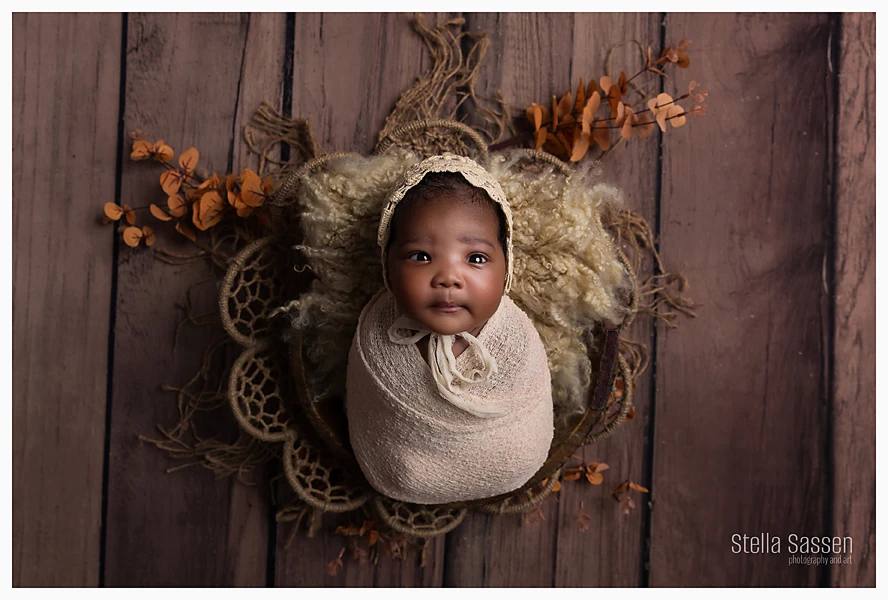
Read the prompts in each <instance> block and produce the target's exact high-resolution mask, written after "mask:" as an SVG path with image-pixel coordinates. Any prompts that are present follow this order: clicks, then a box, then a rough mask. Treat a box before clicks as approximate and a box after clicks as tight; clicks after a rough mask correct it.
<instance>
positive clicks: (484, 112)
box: [377, 14, 511, 143]
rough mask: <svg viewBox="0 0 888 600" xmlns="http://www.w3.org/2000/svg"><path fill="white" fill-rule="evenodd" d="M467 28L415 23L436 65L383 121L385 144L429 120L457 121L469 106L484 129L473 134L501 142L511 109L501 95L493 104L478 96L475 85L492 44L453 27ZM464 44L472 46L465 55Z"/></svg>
mask: <svg viewBox="0 0 888 600" xmlns="http://www.w3.org/2000/svg"><path fill="white" fill-rule="evenodd" d="M464 23H465V19H463V18H455V19H450V20H447V21H444V22H443V23H439V24H438V25H436V26H435V27H434V28H429V27H427V26H426V24H425V21H424V20H423V16H422V15H421V14H418V15H416V16H415V17H414V19H413V22H412V25H413V28H414V29H415V30H416V32H417V33H419V35H420V36H421V37H422V40H423V43H424V44H425V47H426V49H427V50H428V52H429V55H430V57H431V59H432V66H431V67H430V68H429V70H428V71H426V72H425V73H423V74H422V75H421V76H420V77H419V79H417V81H416V83H414V84H413V86H411V87H410V88H409V89H408V90H407V91H405V92H404V93H403V94H401V97H400V98H399V99H398V102H397V103H396V104H395V108H394V109H393V110H392V112H391V113H390V114H389V116H388V117H387V118H386V120H385V124H384V125H383V128H382V130H381V131H380V132H379V137H378V138H377V140H378V141H382V140H383V139H385V138H386V137H388V135H389V134H390V133H391V132H392V131H393V130H395V129H396V128H398V127H400V126H402V125H405V124H406V123H410V122H412V121H420V120H425V119H448V120H453V121H457V120H459V119H458V118H457V114H458V112H459V109H460V107H462V105H463V104H464V103H465V102H466V101H471V102H472V103H473V105H474V110H473V116H475V117H477V118H480V120H481V121H482V123H478V124H474V125H473V128H474V129H475V130H477V131H480V132H481V133H483V134H484V135H485V136H487V138H488V141H489V143H494V142H496V141H498V140H499V139H500V138H501V137H502V136H503V132H504V130H505V129H506V127H510V126H511V120H510V119H509V118H508V109H507V107H506V103H505V100H504V99H503V96H502V94H501V93H498V94H497V99H496V101H495V102H492V101H491V100H490V99H487V98H481V97H479V96H478V95H476V94H475V84H476V83H477V80H478V74H479V71H480V68H481V65H482V64H483V62H484V57H485V55H486V54H487V49H488V48H489V47H490V39H489V38H488V37H487V33H486V32H485V33H474V32H470V31H461V32H459V33H457V34H454V33H453V32H452V31H451V28H452V27H460V26H462V25H463V24H464ZM463 40H468V50H467V51H466V53H465V54H463V48H462V43H463Z"/></svg>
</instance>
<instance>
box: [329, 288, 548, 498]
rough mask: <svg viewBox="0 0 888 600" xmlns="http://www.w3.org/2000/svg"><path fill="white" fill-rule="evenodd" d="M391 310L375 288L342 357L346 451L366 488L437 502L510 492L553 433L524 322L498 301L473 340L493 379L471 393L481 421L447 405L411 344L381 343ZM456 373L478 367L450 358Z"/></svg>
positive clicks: (538, 348) (465, 356)
mask: <svg viewBox="0 0 888 600" xmlns="http://www.w3.org/2000/svg"><path fill="white" fill-rule="evenodd" d="M399 315H400V313H399V311H398V308H397V304H396V302H395V299H394V297H393V296H392V294H391V292H389V291H387V290H382V291H380V293H379V294H377V295H376V296H375V297H374V298H373V300H371V301H370V303H368V304H367V306H366V307H365V308H364V310H363V311H362V313H361V317H360V320H359V323H358V331H357V334H356V335H355V338H354V342H353V344H352V348H351V352H350V354H349V363H348V380H347V384H346V389H347V393H346V410H347V414H348V423H349V438H350V439H351V443H352V449H353V450H354V453H355V456H356V458H357V459H358V463H359V464H360V466H361V470H362V471H363V472H364V475H365V476H366V477H367V480H368V482H369V483H370V485H372V486H373V488H374V489H376V490H377V491H379V492H380V493H382V494H385V495H386V496H388V497H390V498H394V499H396V500H401V501H406V502H413V503H417V504H445V503H450V502H460V501H465V500H477V499H481V498H491V497H494V496H498V495H500V494H505V493H507V492H511V491H513V490H516V489H518V488H520V487H521V486H522V485H523V484H525V483H526V482H527V481H528V480H529V479H530V478H531V477H532V476H533V475H534V474H535V473H536V472H537V471H538V470H539V468H540V467H541V466H542V465H543V463H544V462H546V458H547V456H548V454H549V447H550V444H551V442H552V435H553V415H552V389H551V384H550V375H549V368H548V365H547V359H546V351H545V349H544V348H543V344H542V341H541V340H540V337H539V335H538V334H537V332H536V329H535V328H534V326H533V323H532V322H531V320H530V319H529V318H528V317H527V315H525V314H524V312H522V311H521V309H520V308H518V307H517V306H516V305H515V303H514V302H512V300H510V299H509V297H508V296H503V299H502V301H501V303H500V307H499V309H498V310H497V312H496V313H495V314H494V315H493V316H492V317H491V318H490V320H489V321H488V322H487V324H486V325H485V326H484V328H483V329H482V330H481V333H480V334H479V335H478V340H479V341H480V342H481V343H483V344H484V346H485V347H486V348H487V349H488V350H489V352H490V354H491V355H492V356H493V358H494V359H495V361H496V364H497V369H496V373H495V374H494V375H493V376H492V377H490V378H489V379H488V380H484V381H480V382H479V383H477V384H475V385H474V386H472V388H471V390H472V395H473V397H474V398H476V399H477V401H478V402H480V403H481V404H482V405H483V407H485V408H491V409H497V410H499V411H501V414H500V416H496V417H492V418H487V417H483V416H478V415H476V414H472V413H471V412H468V411H466V410H463V409H461V408H460V407H458V406H455V405H454V404H452V403H451V402H449V401H448V400H447V399H445V398H444V397H442V395H441V394H440V393H439V392H438V390H437V389H436V383H435V380H434V379H433V377H432V372H431V370H430V368H429V365H428V364H426V362H425V361H424V360H423V358H422V356H421V355H420V352H419V349H418V348H417V347H416V345H415V344H408V345H400V344H394V343H392V342H391V341H390V339H389V336H388V330H389V327H390V326H391V325H392V323H394V322H395V321H396V319H397V318H398V317H399ZM456 366H457V367H458V368H459V369H460V371H462V372H471V371H473V370H477V369H479V368H480V367H481V361H480V359H479V357H478V356H477V355H476V354H474V353H472V352H469V351H465V352H463V353H462V354H460V355H459V356H458V357H457V359H456Z"/></svg>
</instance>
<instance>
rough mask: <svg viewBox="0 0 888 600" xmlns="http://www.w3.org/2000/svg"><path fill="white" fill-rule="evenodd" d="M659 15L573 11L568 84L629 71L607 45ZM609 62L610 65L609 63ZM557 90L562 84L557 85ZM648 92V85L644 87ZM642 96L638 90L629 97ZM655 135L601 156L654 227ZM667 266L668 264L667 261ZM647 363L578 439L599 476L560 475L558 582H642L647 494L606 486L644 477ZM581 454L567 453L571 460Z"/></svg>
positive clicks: (635, 64) (628, 61)
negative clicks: (629, 406) (626, 505)
mask: <svg viewBox="0 0 888 600" xmlns="http://www.w3.org/2000/svg"><path fill="white" fill-rule="evenodd" d="M659 27H660V16H659V15H656V14H641V13H640V14H577V15H575V17H574V28H573V50H572V52H571V57H572V62H571V82H572V83H573V89H572V92H573V93H574V94H576V85H577V82H578V80H579V78H580V77H582V78H583V82H584V84H585V83H588V81H589V79H590V78H593V79H596V80H598V79H600V78H601V76H602V75H610V76H611V78H612V79H613V80H614V81H616V80H617V79H618V78H619V75H620V71H621V70H622V71H625V72H626V76H627V77H632V76H633V75H634V74H635V73H636V72H638V70H639V69H641V68H642V67H643V66H644V57H643V55H642V54H641V52H640V50H639V48H638V47H637V46H636V45H634V44H632V43H627V44H625V45H621V46H619V47H617V48H615V49H614V50H613V53H612V56H611V58H610V65H608V64H607V62H608V60H607V57H608V53H609V51H610V50H611V48H612V47H614V46H617V45H618V44H621V43H622V42H624V40H638V41H639V42H640V43H641V44H642V45H643V47H646V44H651V45H652V46H657V45H658V44H659V39H660V32H659ZM608 67H610V68H609V69H608ZM635 81H636V82H639V84H640V85H644V86H646V87H649V88H651V91H652V92H653V94H654V95H656V93H657V90H658V89H659V88H658V86H659V81H657V80H656V79H646V78H644V77H639V78H638V79H636V80H635ZM560 93H563V91H560ZM649 93H650V92H649ZM629 100H630V101H632V102H633V103H636V104H640V98H639V97H637V96H635V97H633V98H630V99H629ZM658 150H659V149H658V143H657V139H656V137H655V136H651V137H649V138H647V139H646V140H639V139H638V138H635V139H633V140H630V141H629V142H623V143H621V144H620V145H619V146H618V147H616V148H615V149H614V150H613V151H612V152H611V153H610V154H608V155H607V157H606V158H605V159H604V161H602V170H603V174H602V175H603V178H604V180H605V181H606V182H608V183H612V184H614V185H616V186H618V187H619V188H620V189H621V190H622V191H623V192H624V194H625V196H626V206H627V207H628V208H631V209H632V210H634V211H635V212H638V213H640V214H641V215H643V216H644V217H645V218H646V219H647V220H648V222H649V223H650V224H651V227H652V228H653V227H654V226H655V225H656V214H657V179H658V174H659V162H658V159H657V155H658ZM642 266H643V270H642V271H641V272H640V273H638V274H637V275H638V279H639V283H641V282H643V281H644V279H645V278H646V277H647V276H648V275H650V274H651V272H652V271H651V269H652V261H645V262H644V263H643V265H642ZM667 268H668V267H667ZM652 330H653V329H652V324H651V322H650V318H649V317H639V318H638V319H637V321H636V322H635V323H633V324H632V326H631V327H630V329H629V330H628V331H627V332H626V337H627V338H629V339H633V340H636V341H641V342H644V343H645V344H647V345H648V348H653V340H652ZM651 376H652V370H651V369H650V368H649V369H648V370H647V371H646V372H645V373H643V374H642V375H641V377H640V378H639V381H637V385H638V387H637V389H635V390H634V391H633V404H634V405H635V415H636V418H635V420H633V421H630V422H628V423H625V424H624V425H622V426H621V427H620V428H618V429H617V430H616V431H615V432H614V434H613V435H612V436H611V437H610V438H608V439H606V440H604V441H603V442H600V443H598V444H595V445H591V446H587V447H584V448H583V450H582V452H580V456H582V458H583V460H584V461H585V462H589V461H595V462H604V463H607V464H608V466H609V467H610V469H609V470H608V471H606V472H605V473H604V483H603V484H602V485H601V486H592V485H590V484H589V483H588V482H586V481H585V479H581V480H580V481H578V482H576V483H565V484H564V487H563V488H562V491H561V493H560V496H561V498H560V513H559V519H560V522H559V528H558V542H557V546H556V551H557V558H556V577H555V585H556V586H557V587H589V586H601V587H619V586H630V587H636V586H640V585H642V584H643V582H644V578H643V574H644V560H643V558H644V551H645V547H644V544H645V531H644V528H645V516H646V513H647V498H646V497H645V496H643V495H640V494H638V495H636V496H637V497H636V498H635V500H636V501H637V508H636V509H635V510H633V511H632V512H631V513H630V514H629V515H623V514H622V513H621V512H620V511H619V508H618V505H617V503H616V502H615V501H614V499H613V497H612V496H611V495H610V491H611V490H612V489H613V488H615V487H617V486H618V485H619V484H620V483H621V482H623V481H625V480H626V479H630V480H632V481H634V482H637V483H639V484H642V485H647V482H646V480H645V477H646V476H647V475H648V473H647V470H648V469H649V468H650V465H645V460H646V451H647V449H646V444H647V443H648V441H647V432H648V431H649V428H650V424H651V392H652V390H653V385H652V379H651ZM578 462H579V461H571V464H574V463H578ZM581 502H582V503H583V510H585V512H586V514H587V515H589V516H590V517H591V519H592V520H591V521H590V528H589V530H588V531H586V532H581V531H580V530H579V524H578V523H577V522H576V521H575V520H574V519H575V518H576V517H577V516H578V515H579V513H580V503H581Z"/></svg>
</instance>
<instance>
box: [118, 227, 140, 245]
mask: <svg viewBox="0 0 888 600" xmlns="http://www.w3.org/2000/svg"><path fill="white" fill-rule="evenodd" d="M141 240H142V230H141V229H139V228H138V227H127V228H126V229H124V230H123V241H124V243H125V244H126V245H127V246H129V247H130V248H135V247H136V246H138V245H139V242H140V241H141Z"/></svg>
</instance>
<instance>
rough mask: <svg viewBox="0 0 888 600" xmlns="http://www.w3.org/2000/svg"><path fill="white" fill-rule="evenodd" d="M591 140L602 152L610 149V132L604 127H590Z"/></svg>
mask: <svg viewBox="0 0 888 600" xmlns="http://www.w3.org/2000/svg"><path fill="white" fill-rule="evenodd" d="M592 139H593V140H595V143H597V144H598V145H599V146H601V149H602V150H607V149H608V148H610V130H608V129H607V127H605V126H599V127H595V126H594V125H593V127H592Z"/></svg>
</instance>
